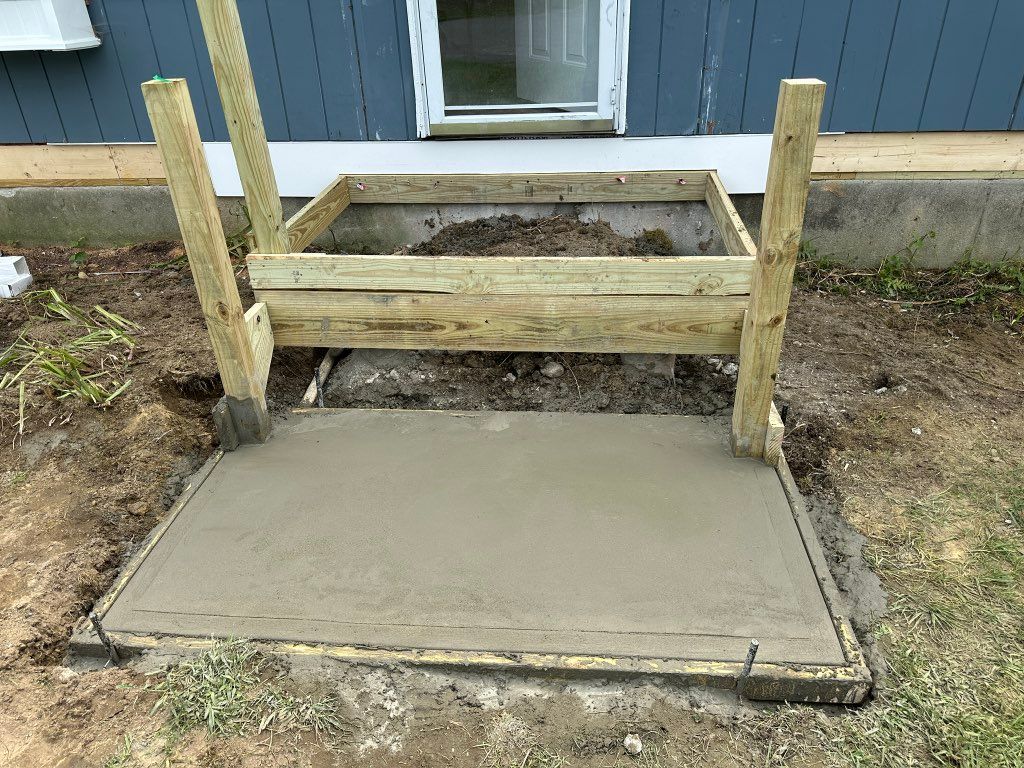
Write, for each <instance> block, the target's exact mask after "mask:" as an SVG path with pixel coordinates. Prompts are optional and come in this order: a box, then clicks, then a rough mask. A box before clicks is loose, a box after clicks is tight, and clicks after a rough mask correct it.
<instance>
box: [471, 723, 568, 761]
mask: <svg viewBox="0 0 1024 768" xmlns="http://www.w3.org/2000/svg"><path fill="white" fill-rule="evenodd" d="M480 748H481V749H483V750H484V756H483V759H482V760H481V761H480V765H481V766H484V768H561V766H564V765H566V760H565V758H563V757H561V756H560V755H558V754H556V753H554V752H552V751H551V750H549V749H547V748H546V747H545V746H544V745H543V744H541V743H540V742H539V741H538V739H537V737H536V735H535V734H534V733H533V731H531V730H530V726H528V725H527V724H526V723H525V722H524V721H523V720H522V719H520V718H518V717H516V716H515V715H512V714H510V713H508V712H502V713H501V714H500V715H498V716H497V717H496V718H494V720H492V721H491V724H490V726H489V727H488V729H487V737H486V739H485V741H484V743H483V744H481V745H480Z"/></svg>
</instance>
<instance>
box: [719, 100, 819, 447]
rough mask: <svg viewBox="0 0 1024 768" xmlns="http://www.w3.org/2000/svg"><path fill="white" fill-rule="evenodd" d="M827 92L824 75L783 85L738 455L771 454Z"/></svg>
mask: <svg viewBox="0 0 1024 768" xmlns="http://www.w3.org/2000/svg"><path fill="white" fill-rule="evenodd" d="M824 99H825V84H824V83H823V82H821V81H820V80H783V81H782V85H781V86H780V88H779V105H778V111H777V112H776V114H775V133H774V138H773V140H772V154H771V161H770V163H769V166H768V184H767V187H766V189H765V196H764V213H763V214H762V217H761V245H760V247H759V248H758V251H757V262H756V263H755V265H754V273H753V275H752V277H751V285H750V306H749V308H748V309H747V312H746V317H745V319H744V323H743V335H742V339H741V341H740V370H739V377H738V380H737V383H736V405H735V407H734V408H733V414H732V444H733V453H734V454H735V455H736V456H753V457H757V458H763V457H764V455H765V446H766V441H767V431H768V416H769V413H770V412H771V406H772V396H773V395H774V393H775V377H776V375H777V373H778V367H779V356H780V354H781V352H782V336H783V331H784V329H785V325H786V312H787V310H788V309H789V296H790V293H791V292H792V289H793V272H794V270H795V269H796V258H797V252H798V251H799V249H800V237H801V234H802V233H803V222H804V212H805V210H806V208H807V191H808V188H809V186H810V175H811V162H812V161H813V159H814V145H815V142H816V141H817V138H818V125H819V121H820V119H821V107H822V103H823V101H824Z"/></svg>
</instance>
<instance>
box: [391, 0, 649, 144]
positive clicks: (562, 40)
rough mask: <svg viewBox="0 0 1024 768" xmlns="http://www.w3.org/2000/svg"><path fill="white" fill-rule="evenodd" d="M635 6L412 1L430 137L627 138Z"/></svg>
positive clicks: (605, 0)
mask: <svg viewBox="0 0 1024 768" xmlns="http://www.w3.org/2000/svg"><path fill="white" fill-rule="evenodd" d="M628 11H629V0H409V21H410V29H411V32H412V42H413V59H414V65H415V67H416V70H417V71H416V74H417V81H418V83H419V86H420V87H419V89H418V93H417V116H418V132H419V135H420V136H429V135H457V134H463V135H473V134H492V135H493V134H515V133H616V132H619V133H621V132H622V130H623V129H624V127H625V125H624V123H625V120H624V108H623V107H624V105H623V101H624V99H623V94H624V93H625V87H624V73H625V67H626V46H627V41H626V29H627V22H628Z"/></svg>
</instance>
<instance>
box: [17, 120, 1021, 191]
mask: <svg viewBox="0 0 1024 768" xmlns="http://www.w3.org/2000/svg"><path fill="white" fill-rule="evenodd" d="M699 140H705V139H703V138H702V139H699ZM518 143H519V144H521V145H522V144H523V142H518ZM595 146H596V145H595ZM559 175H565V174H559ZM598 175H599V176H601V177H602V178H604V179H607V178H608V177H612V178H614V177H615V174H609V173H603V174H598ZM811 175H812V178H815V179H966V178H977V179H1000V178H1024V131H966V132H962V133H960V132H939V133H847V134H835V135H822V136H819V137H818V143H817V148H816V149H815V155H814V164H813V166H812V168H811ZM628 176H629V174H627V184H628ZM361 178H364V179H367V180H373V179H382V178H384V176H381V175H370V176H365V177H361ZM392 178H410V177H408V176H398V177H394V176H392ZM421 178H431V177H429V176H425V177H421ZM506 178H509V177H506ZM166 183H167V180H166V175H165V174H164V172H163V165H162V164H161V162H160V155H159V153H158V152H157V149H156V147H155V146H154V145H152V144H28V145H8V146H2V147H0V187H27V186H50V187H58V186H114V185H143V184H166ZM357 183H360V182H359V180H353V184H357ZM362 183H363V184H364V186H365V185H366V182H365V181H363V182H362ZM358 191H359V192H360V193H361V194H362V193H363V192H366V193H368V194H367V195H364V196H363V197H362V199H361V201H362V202H379V201H377V200H372V197H373V196H374V194H376V193H379V192H381V190H376V193H375V192H374V190H372V189H370V188H368V189H366V190H358ZM419 194H421V195H422V194H423V190H419ZM354 198H355V195H353V202H355V199H354ZM630 199H635V198H630ZM656 199H666V198H656ZM683 199H691V198H683ZM521 201H523V198H522V197H516V198H515V199H514V200H513V202H521ZM534 201H535V202H542V201H541V200H537V199H535V200H534ZM454 202H467V201H465V200H455V201H454ZM469 202H472V201H469ZM483 202H488V201H483ZM567 202H573V201H571V200H569V201H567ZM575 202H580V201H579V200H576V201H575Z"/></svg>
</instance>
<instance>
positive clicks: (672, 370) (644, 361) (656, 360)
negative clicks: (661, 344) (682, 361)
mask: <svg viewBox="0 0 1024 768" xmlns="http://www.w3.org/2000/svg"><path fill="white" fill-rule="evenodd" d="M619 358H620V359H621V360H622V364H623V365H630V366H632V367H633V368H636V369H637V370H638V371H644V372H646V373H653V374H656V375H658V376H664V377H665V378H666V379H668V380H669V381H672V380H673V379H675V377H676V356H675V355H647V354H630V353H623V354H621V355H619Z"/></svg>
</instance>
